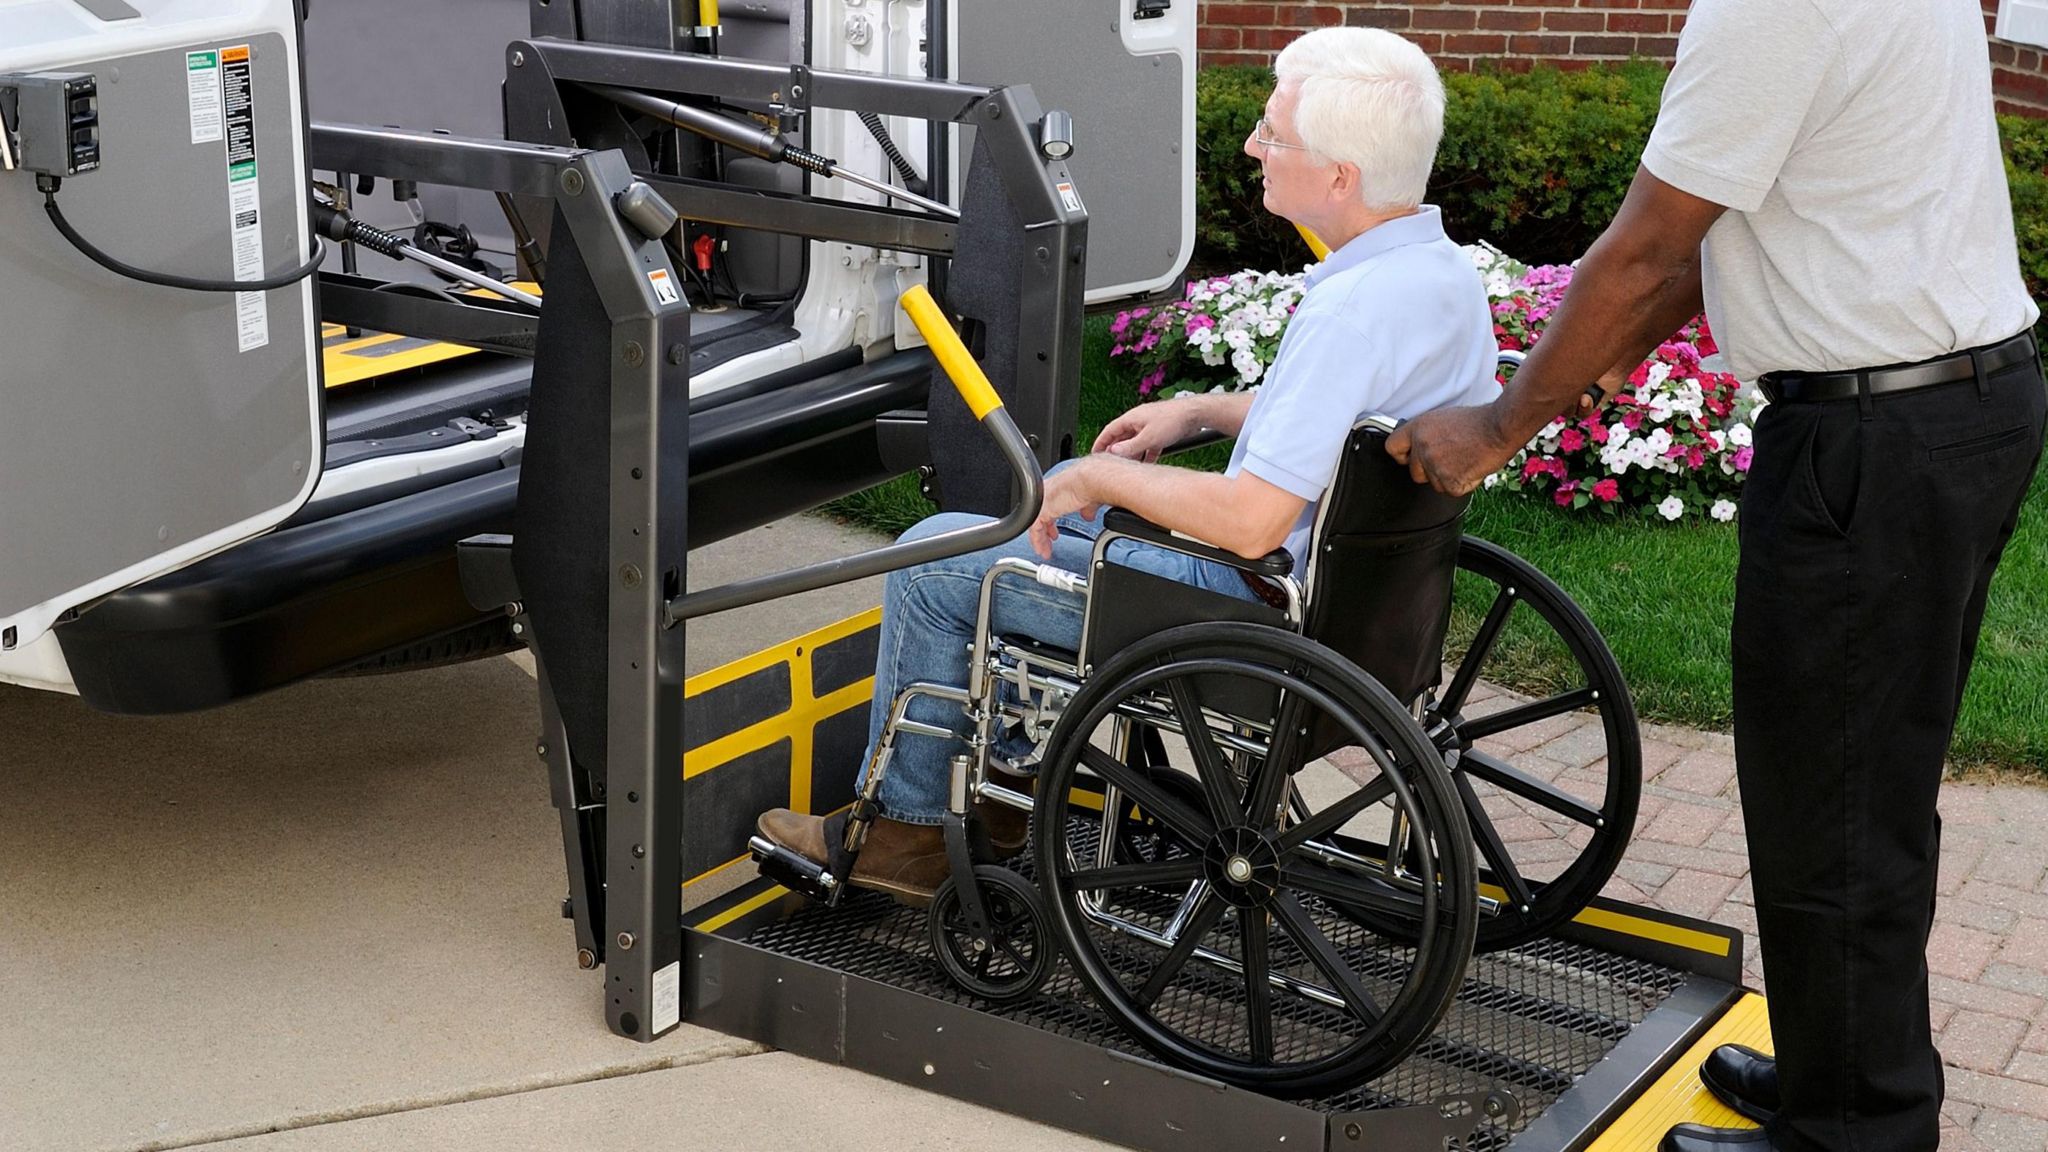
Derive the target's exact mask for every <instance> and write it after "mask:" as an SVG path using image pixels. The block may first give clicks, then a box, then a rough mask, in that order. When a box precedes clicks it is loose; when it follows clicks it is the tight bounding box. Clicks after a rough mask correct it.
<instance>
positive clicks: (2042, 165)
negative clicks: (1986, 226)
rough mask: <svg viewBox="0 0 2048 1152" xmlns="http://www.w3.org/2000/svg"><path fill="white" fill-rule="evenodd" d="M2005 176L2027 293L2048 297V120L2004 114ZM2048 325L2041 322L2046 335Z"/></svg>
mask: <svg viewBox="0 0 2048 1152" xmlns="http://www.w3.org/2000/svg"><path fill="white" fill-rule="evenodd" d="M1998 137H1999V139H2000V141H2002V142H2003V143H2004V145H2005V179H2006V183H2007V184H2009V185H2011V187H2012V225H2013V231H2014V233H2015V234H2016V235H2017V237H2018V239H2019V248H2020V275H2021V276H2022V277H2023V278H2025V280H2026V282H2027V295H2029V296H2031V297H2033V298H2034V299H2035V300H2040V299H2042V298H2043V297H2044V296H2048V121H2044V120H2031V119H2028V118H2027V117H2025V116H2000V117H1999V118H1998ZM2044 329H2048V324H2043V325H2037V326H2036V327H2035V329H2034V331H2035V334H2036V335H2042V334H2043V330H2044Z"/></svg>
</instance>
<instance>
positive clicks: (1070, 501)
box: [1031, 456, 1105, 560]
mask: <svg viewBox="0 0 2048 1152" xmlns="http://www.w3.org/2000/svg"><path fill="white" fill-rule="evenodd" d="M1103 463H1105V461H1104V460H1102V459H1100V458H1098V457H1094V456H1084V457H1082V458H1081V459H1079V460H1076V461H1074V463H1072V464H1070V465H1068V466H1067V467H1065V468H1062V469H1060V471H1059V473H1058V474H1057V475H1054V476H1049V477H1047V478H1046V481H1045V502H1044V503H1043V504H1040V505H1039V508H1038V519H1037V521H1035V522H1034V523H1033V524H1032V525H1031V550H1032V551H1034V552H1036V553H1038V555H1039V557H1040V558H1041V559H1045V560H1050V559H1052V543H1053V541H1054V540H1056V539H1058V538H1059V534H1060V528H1059V523H1058V521H1059V518H1060V517H1062V516H1065V515H1066V514H1067V513H1069V512H1079V513H1080V514H1081V518H1082V519H1084V520H1093V519H1095V515H1096V509H1097V508H1098V507H1099V506H1100V505H1101V504H1102V500H1101V499H1100V498H1099V497H1097V496H1096V495H1095V494H1094V492H1093V489H1092V488H1091V486H1090V485H1091V480H1092V478H1093V476H1094V475H1095V472H1096V470H1097V469H1098V468H1100V467H1101V466H1102V465H1103Z"/></svg>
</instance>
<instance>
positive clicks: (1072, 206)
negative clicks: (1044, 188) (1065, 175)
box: [1053, 180, 1081, 212]
mask: <svg viewBox="0 0 2048 1152" xmlns="http://www.w3.org/2000/svg"><path fill="white" fill-rule="evenodd" d="M1053 187H1054V188H1056V189H1058V190H1059V194H1060V203H1062V204H1065V205H1066V206H1067V211H1069V212H1079V211H1080V210H1081V194H1080V193H1079V192H1076V191H1074V185H1073V183H1072V182H1071V181H1067V180H1062V181H1060V182H1059V183H1058V184H1055V185H1053Z"/></svg>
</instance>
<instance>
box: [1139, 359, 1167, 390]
mask: <svg viewBox="0 0 2048 1152" xmlns="http://www.w3.org/2000/svg"><path fill="white" fill-rule="evenodd" d="M1165 382H1166V369H1165V367H1164V366H1162V367H1159V368H1155V369H1153V370H1152V371H1151V372H1149V373H1147V374H1146V375H1145V376H1144V377H1142V378H1141V379H1140V380H1139V381H1138V395H1140V396H1150V395H1151V394H1152V390H1153V389H1155V388H1157V387H1159V386H1160V385H1161V384H1163V383H1165Z"/></svg>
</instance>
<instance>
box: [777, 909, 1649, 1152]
mask: <svg viewBox="0 0 2048 1152" xmlns="http://www.w3.org/2000/svg"><path fill="white" fill-rule="evenodd" d="M1120 911H1122V912H1124V913H1125V914H1126V915H1130V916H1131V917H1132V918H1133V919H1138V920H1143V919H1149V917H1148V916H1147V915H1146V913H1147V912H1148V911H1151V910H1149V909H1144V910H1141V909H1139V908H1136V907H1129V906H1126V907H1125V908H1123V909H1120ZM1315 918H1316V920H1317V921H1318V922H1319V924H1320V925H1321V926H1322V927H1323V928H1324V930H1325V932H1326V934H1327V935H1329V936H1330V938H1331V940H1332V941H1333V942H1334V943H1335V944H1336V945H1337V947H1338V948H1339V950H1340V951H1341V952H1342V953H1343V955H1344V957H1345V959H1346V961H1347V963H1349V964H1350V965H1351V967H1352V968H1353V969H1354V970H1356V971H1358V972H1359V973H1361V974H1363V975H1364V976H1366V978H1367V980H1368V983H1374V982H1377V981H1381V980H1397V979H1398V978H1399V976H1400V974H1401V973H1402V972H1404V971H1405V969H1406V966H1407V965H1408V964H1409V963H1411V962H1412V959H1411V958H1412V953H1411V952H1410V950H1408V949H1406V948H1403V947H1401V946H1400V945H1398V944H1396V943H1393V942H1390V941H1388V940H1385V939H1382V938H1380V937H1378V936H1375V935H1373V934H1371V933H1369V932H1367V931H1365V930H1364V929H1362V928H1359V927H1357V926H1356V925H1354V924H1352V923H1351V922H1350V921H1349V920H1346V919H1343V918H1341V917H1338V916H1336V915H1334V914H1331V913H1330V912H1329V911H1328V910H1327V909H1319V910H1317V915H1316V917H1315ZM1276 936H1277V934H1276ZM746 942H747V943H748V944H751V945H753V946H755V947H758V948H762V949H765V950H767V951H770V952H775V953H778V954H781V955H786V956H789V957H792V958H794V959H799V960H804V961H808V962H811V963H814V964H820V965H824V966H826V967H829V968H834V969H838V970H840V971H843V972H846V973H849V974H851V975H856V976H862V977H865V978H868V979H871V980H876V981H879V982H882V983H885V984H889V985H892V986H894V987H898V988H903V989H906V990H909V991H913V992H918V993H922V994H924V995H926V996H931V997H934V998H936V999H940V1000H945V1001H948V1002H951V1003H955V1004H964V1005H968V1006H971V1007H975V1008H980V1009H983V1010H987V1011H991V1012H993V1013H994V1014H995V1015H997V1016H1000V1017H1002V1018H1004V1019H1008V1020H1014V1021H1018V1022H1021V1023H1025V1024H1029V1025H1031V1026H1033V1027H1036V1028H1042V1029H1044V1030H1046V1031H1049V1032H1054V1033H1057V1034H1060V1035H1063V1036H1069V1037H1073V1038H1076V1039H1080V1040H1084V1041H1087V1042H1088V1043H1091V1044H1097V1045H1100V1046H1103V1047H1106V1048H1112V1049H1116V1050H1118V1051H1121V1052H1126V1053H1130V1054H1132V1055H1138V1056H1145V1057H1147V1058H1148V1059H1149V1058H1153V1057H1151V1055H1150V1054H1149V1053H1148V1052H1146V1051H1145V1050H1144V1049H1143V1048H1141V1047H1140V1046H1139V1045H1138V1044H1137V1042H1136V1041H1135V1040H1133V1039H1132V1038H1131V1037H1130V1036H1129V1035H1128V1034H1127V1033H1125V1032H1124V1031H1123V1030H1122V1029H1121V1028H1120V1027H1119V1026H1118V1025H1117V1024H1116V1023H1115V1022H1114V1021H1113V1020H1112V1019H1110V1018H1109V1017H1108V1016H1107V1015H1105V1014H1104V1013H1103V1012H1102V1011H1101V1010H1100V1009H1099V1008H1097V1007H1096V1005H1095V1003H1094V1000H1093V998H1092V997H1091V996H1090V994H1089V993H1088V991H1087V990H1086V989H1085V988H1083V987H1082V986H1081V984H1080V982H1079V980H1078V979H1077V978H1076V977H1075V976H1074V975H1073V973H1072V971H1071V969H1070V968H1069V967H1068V966H1067V964H1066V963H1065V961H1064V960H1062V961H1061V963H1060V965H1059V968H1058V969H1057V970H1056V972H1055V974H1054V975H1053V977H1052V979H1051V980H1049V981H1047V983H1046V985H1045V987H1044V988H1043V989H1042V990H1040V992H1039V993H1038V994H1037V995H1036V996H1034V997H1032V998H1031V999H1029V1000H1027V1001H1024V1002H1022V1003H1019V1004H1014V1005H1010V1006H1007V1007H1003V1008H991V1007H989V1006H988V1005H987V1004H985V1003H984V1002H982V1001H980V1000H978V999H976V998H975V997H973V996H972V995H970V994H968V993H966V992H963V991H961V990H960V989H959V988H958V987H957V986H955V985H954V984H952V982H951V981H949V980H948V979H947V977H946V975H945V973H944V972H943V971H942V970H941V969H940V967H939V965H938V962H937V961H936V960H934V959H933V958H932V955H931V946H930V943H929V937H928V935H927V928H926V917H925V914H924V912H922V911H919V910H914V909H909V908H904V907H902V906H900V905H898V904H896V903H895V902H894V901H893V900H891V899H889V898H888V897H886V896H883V895H880V894H878V893H872V892H853V893H849V894H848V897H847V898H846V899H845V900H844V901H842V902H841V904H840V906H839V907H838V908H836V909H835V908H826V907H824V906H823V905H817V904H814V905H810V906H808V907H806V908H804V909H803V910H802V911H801V912H799V913H797V914H796V915H794V916H791V917H789V918H788V919H786V920H782V921H779V922H776V923H774V924H770V925H767V926H764V927H762V928H760V929H757V930H756V931H755V932H754V933H753V934H752V935H751V936H749V937H748V938H747V941H746ZM1207 942H1208V943H1209V944H1210V946H1212V947H1215V948H1216V949H1217V950H1218V951H1226V952H1227V951H1234V947H1233V946H1234V944H1235V933H1234V930H1229V929H1221V928H1219V929H1218V930H1217V931H1216V932H1215V933H1214V934H1213V935H1211V936H1210V937H1208V938H1207ZM1273 965H1274V968H1275V970H1276V971H1279V970H1283V969H1285V968H1286V967H1289V966H1290V965H1289V963H1288V960H1287V959H1286V958H1284V957H1283V956H1282V955H1281V949H1280V947H1279V941H1278V940H1277V939H1276V940H1275V955H1274V956H1273ZM1685 979H1686V977H1685V974H1684V973H1683V972H1681V971H1678V970H1676V969H1672V968H1666V967H1663V966H1662V965H1658V964H1653V963H1649V962H1646V961H1640V960H1631V959H1627V958H1625V957H1621V956H1617V955H1614V954H1613V953H1609V952H1603V951H1600V950H1598V949H1595V948H1590V947H1587V946H1584V945H1580V944H1571V943H1566V942H1563V941H1558V940H1545V941H1541V942H1539V943H1536V944H1532V945H1528V946H1526V947H1523V948H1518V949H1515V950H1513V951H1509V952H1502V953H1496V954H1493V955H1482V956H1476V957H1474V958H1473V961H1472V964H1471V966H1470V968H1469V969H1468V970H1467V972H1466V979H1465V983H1464V986H1463V987H1462V988H1461V990H1460V991H1459V993H1458V999H1457V1002H1456V1003H1455V1004H1454V1005H1453V1006H1452V1008H1451V1010H1450V1012H1449V1014H1448V1015H1447V1016H1445V1018H1444V1020H1443V1023H1442V1024H1440V1025H1439V1026H1438V1028H1437V1030H1436V1033H1435V1034H1434V1035H1433V1036H1432V1037H1431V1038H1430V1039H1429V1040H1427V1041H1425V1042H1424V1043H1423V1044H1422V1046H1421V1047H1419V1048H1418V1049H1417V1050H1416V1051H1415V1052H1414V1053H1413V1054H1412V1055H1410V1056H1409V1057H1408V1059H1406V1060H1404V1061H1403V1062H1402V1063H1401V1064H1400V1066H1399V1067H1397V1068H1395V1069H1394V1070H1393V1071H1391V1072H1388V1073H1386V1074H1385V1075H1383V1076H1381V1077H1379V1078H1378V1079H1376V1080H1374V1081H1372V1082H1370V1083H1368V1084H1364V1085H1361V1086H1360V1087H1358V1088H1356V1089H1353V1090H1351V1091H1348V1092H1344V1093H1341V1094H1338V1095H1334V1096H1326V1097H1323V1098H1320V1099H1315V1100H1302V1101H1299V1103H1301V1104H1302V1105H1304V1106H1307V1107H1310V1108H1314V1109H1317V1110H1319V1111H1323V1112H1363V1111H1368V1110H1371V1109H1375V1108H1387V1107H1398V1106H1403V1105H1410V1104H1426V1103H1429V1102H1431V1101H1434V1100H1436V1099H1437V1098H1439V1097H1441V1096H1444V1095H1446V1094H1450V1093H1461V1092H1471V1091H1475V1090H1485V1089H1488V1088H1493V1087H1498V1088H1504V1089H1506V1090H1507V1091H1509V1092H1512V1093H1513V1094H1514V1095H1515V1097H1516V1098H1517V1099H1518V1100H1519V1101H1520V1102H1521V1115H1520V1117H1519V1119H1518V1120H1517V1121H1516V1123H1515V1125H1514V1126H1513V1127H1512V1128H1502V1127H1498V1126H1489V1127H1488V1128H1486V1129H1484V1130H1482V1131H1481V1132H1480V1133H1478V1134H1477V1137H1476V1139H1475V1140H1474V1141H1473V1142H1472V1143H1471V1145H1470V1147H1471V1149H1472V1150H1473V1152H1493V1150H1496V1149H1502V1148H1505V1147H1506V1146H1507V1144H1508V1141H1509V1140H1510V1139H1512V1138H1513V1136H1514V1133H1515V1132H1517V1131H1519V1130H1520V1129H1521V1128H1522V1127H1524V1126H1526V1125H1527V1124H1528V1123H1529V1122H1530V1121H1531V1120H1533V1119H1534V1118H1535V1117H1536V1116H1537V1115H1539V1114H1541V1113H1542V1112H1543V1111H1544V1110H1545V1109H1547V1108H1548V1107H1549V1106H1550V1105H1551V1104H1552V1103H1553V1102H1555V1101H1556V1099H1557V1098H1558V1096H1559V1095H1560V1094H1562V1093H1563V1092H1564V1090H1565V1089H1567V1088H1569V1087H1570V1086H1571V1084H1572V1082H1573V1081H1575V1080H1577V1079H1578V1078H1579V1077H1580V1076H1581V1075H1583V1074H1584V1073H1585V1072H1586V1071H1587V1070H1588V1069H1590V1068H1592V1067H1593V1065H1595V1064H1597V1063H1598V1062H1599V1061H1600V1060H1601V1058H1602V1057H1604V1056H1605V1055H1606V1054H1607V1053H1608V1052H1609V1051H1610V1050H1612V1049H1613V1047H1614V1046H1615V1045H1616V1044H1617V1043H1619V1042H1620V1040H1621V1039H1622V1038H1623V1037H1624V1036H1626V1035H1627V1034H1628V1033H1629V1031H1630V1030H1631V1029H1633V1028H1634V1027H1635V1025H1637V1024H1638V1023H1640V1022H1641V1021H1642V1020H1643V1018H1644V1017H1645V1016H1647V1015H1648V1014H1649V1013H1650V1012H1651V1011H1652V1010H1654V1009H1655V1008H1656V1007H1657V1006H1658V1005H1660V1004H1662V1003H1663V1002H1664V1001H1665V1000H1666V999H1667V998H1668V997H1669V996H1670V995H1671V993H1672V992H1673V991H1674V990H1676V989H1677V988H1678V987H1679V986H1680V985H1681V984H1683V983H1684V982H1685ZM1231 1002H1234V1003H1236V1004H1239V1005H1241V1004H1242V984H1241V983H1238V982H1237V981H1236V979H1235V978H1229V977H1220V976H1219V975H1218V974H1216V973H1214V972H1213V971H1209V970H1206V969H1205V968H1204V966H1203V965H1200V964H1190V965H1188V966H1187V967H1186V969H1184V970H1183V974H1182V975H1181V976H1180V977H1178V978H1177V979H1176V981H1175V983H1174V985H1173V986H1171V987H1170V988H1169V989H1168V991H1167V992H1166V993H1165V994H1164V995H1163V996H1162V997H1161V998H1160V1000H1159V1002H1158V1003H1157V1004H1156V1005H1155V1011H1156V1012H1157V1013H1158V1015H1159V1016H1160V1017H1161V1018H1162V1019H1168V1020H1169V1022H1171V1023H1173V1024H1174V1025H1175V1026H1176V1027H1177V1028H1179V1029H1180V1030H1182V1031H1184V1032H1186V1033H1188V1034H1192V1035H1200V1036H1201V1038H1203V1039H1204V1040H1208V1041H1209V1042H1211V1043H1215V1044H1217V1045H1220V1046H1223V1047H1226V1048H1230V1047H1238V1046H1241V1045H1242V1043H1243V1034H1244V1024H1243V1015H1242V1012H1241V1010H1240V1011H1236V1012H1231V1011H1218V1010H1217V1005H1218V1004H1220V1003H1231ZM1290 1023H1291V1024H1292V1028H1291V1029H1290V1030H1289V1032H1288V1033H1287V1034H1286V1037H1283V1035H1282V1034H1281V1032H1280V1031H1279V1024H1278V1023H1277V1018H1276V1035H1275V1042H1276V1045H1277V1046H1278V1051H1277V1052H1276V1054H1277V1055H1280V1056H1281V1057H1282V1058H1283V1059H1285V1058H1287V1057H1288V1055H1289V1051H1288V1049H1290V1048H1291V1049H1293V1054H1294V1055H1295V1056H1297V1057H1298V1056H1299V1055H1300V1054H1301V1053H1303V1052H1305V1051H1309V1050H1313V1049H1316V1048H1321V1047H1325V1046H1327V1045H1328V1044H1330V1043H1333V1042H1335V1041H1337V1040H1341V1039H1342V1038H1343V1036H1342V1033H1344V1032H1346V1031H1348V1028H1347V1025H1348V1024H1349V1023H1350V1022H1349V1021H1348V1020H1347V1019H1346V1018H1344V1017H1342V1016H1341V1015H1338V1014H1336V1013H1327V1012H1319V1011H1318V1010H1316V1009H1314V1008H1313V1007H1312V1006H1303V1007H1302V1008H1300V1009H1298V1010H1297V1011H1295V1012H1292V1013H1290ZM1333 1038H1334V1039H1333Z"/></svg>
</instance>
